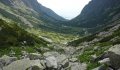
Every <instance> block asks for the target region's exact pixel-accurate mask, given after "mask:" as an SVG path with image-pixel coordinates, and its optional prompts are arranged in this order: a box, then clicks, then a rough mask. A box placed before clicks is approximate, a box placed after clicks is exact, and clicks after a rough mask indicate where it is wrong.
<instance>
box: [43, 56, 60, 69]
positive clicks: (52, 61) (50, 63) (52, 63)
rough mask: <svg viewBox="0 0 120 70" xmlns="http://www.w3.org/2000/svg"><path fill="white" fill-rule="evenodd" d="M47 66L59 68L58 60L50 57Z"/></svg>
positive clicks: (47, 59)
mask: <svg viewBox="0 0 120 70" xmlns="http://www.w3.org/2000/svg"><path fill="white" fill-rule="evenodd" d="M45 60H46V66H47V67H48V68H57V67H58V65H57V60H56V58H55V57H54V56H48V57H47V58H46V59H45Z"/></svg>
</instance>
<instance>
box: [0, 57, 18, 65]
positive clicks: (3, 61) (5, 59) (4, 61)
mask: <svg viewBox="0 0 120 70" xmlns="http://www.w3.org/2000/svg"><path fill="white" fill-rule="evenodd" d="M16 60H17V57H9V56H7V55H4V56H2V57H1V58H0V63H1V64H3V66H6V65H9V64H10V63H12V62H14V61H16Z"/></svg>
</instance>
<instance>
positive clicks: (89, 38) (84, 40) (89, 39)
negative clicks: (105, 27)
mask: <svg viewBox="0 0 120 70" xmlns="http://www.w3.org/2000/svg"><path fill="white" fill-rule="evenodd" d="M94 38H97V36H96V35H95V34H93V35H89V36H86V37H83V38H81V39H77V40H74V41H72V42H69V43H68V45H72V46H78V45H79V44H80V43H82V42H89V41H91V40H93V39H94Z"/></svg>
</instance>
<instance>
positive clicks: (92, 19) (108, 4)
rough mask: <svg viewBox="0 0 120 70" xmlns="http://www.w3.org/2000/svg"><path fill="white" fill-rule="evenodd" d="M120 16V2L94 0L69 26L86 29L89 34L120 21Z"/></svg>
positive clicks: (115, 0)
mask: <svg viewBox="0 0 120 70" xmlns="http://www.w3.org/2000/svg"><path fill="white" fill-rule="evenodd" d="M119 16H120V1H119V0H92V1H90V2H89V4H88V5H86V6H85V7H84V9H83V10H82V12H81V14H80V15H78V16H77V17H76V18H74V19H72V20H71V21H68V25H70V26H76V27H81V28H86V30H88V32H96V31H98V30H100V29H101V28H103V27H104V26H106V25H109V24H110V23H111V22H113V21H115V20H117V19H120V17H119Z"/></svg>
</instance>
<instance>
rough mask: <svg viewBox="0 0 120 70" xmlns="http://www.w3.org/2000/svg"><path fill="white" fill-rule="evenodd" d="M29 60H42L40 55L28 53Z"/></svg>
mask: <svg viewBox="0 0 120 70" xmlns="http://www.w3.org/2000/svg"><path fill="white" fill-rule="evenodd" d="M27 57H28V58H30V60H36V59H42V55H41V54H38V53H30V54H28V55H27Z"/></svg>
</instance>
